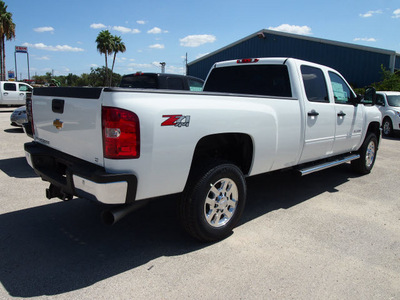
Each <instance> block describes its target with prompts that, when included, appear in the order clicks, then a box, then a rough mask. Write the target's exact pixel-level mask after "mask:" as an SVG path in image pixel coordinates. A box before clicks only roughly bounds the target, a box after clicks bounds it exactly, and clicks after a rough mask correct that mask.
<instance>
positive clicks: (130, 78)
mask: <svg viewBox="0 0 400 300" xmlns="http://www.w3.org/2000/svg"><path fill="white" fill-rule="evenodd" d="M120 87H125V88H138V89H156V88H158V78H157V75H153V74H140V73H139V74H132V75H125V76H123V77H122V80H121V83H120Z"/></svg>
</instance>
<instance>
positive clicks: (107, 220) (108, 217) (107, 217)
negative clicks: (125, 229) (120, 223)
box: [101, 210, 116, 226]
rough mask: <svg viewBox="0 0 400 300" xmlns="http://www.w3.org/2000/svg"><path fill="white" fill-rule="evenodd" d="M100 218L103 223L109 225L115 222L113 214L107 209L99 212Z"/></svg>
mask: <svg viewBox="0 0 400 300" xmlns="http://www.w3.org/2000/svg"><path fill="white" fill-rule="evenodd" d="M101 219H102V220H103V223H104V224H105V225H109V226H111V225H113V224H115V222H116V220H115V217H114V214H113V213H112V212H111V211H109V210H107V211H103V212H102V213H101Z"/></svg>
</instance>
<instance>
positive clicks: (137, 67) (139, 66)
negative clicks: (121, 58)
mask: <svg viewBox="0 0 400 300" xmlns="http://www.w3.org/2000/svg"><path fill="white" fill-rule="evenodd" d="M128 67H130V68H135V69H149V68H151V67H153V64H137V63H131V64H128ZM131 70H132V71H133V69H131Z"/></svg>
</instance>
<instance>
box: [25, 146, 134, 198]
mask: <svg viewBox="0 0 400 300" xmlns="http://www.w3.org/2000/svg"><path fill="white" fill-rule="evenodd" d="M24 148H25V155H26V160H27V162H28V164H29V165H30V166H31V167H32V168H33V169H34V170H35V173H36V174H38V175H39V176H40V177H41V178H42V179H43V180H44V181H48V182H50V183H51V184H52V185H53V186H55V187H56V188H57V190H58V191H59V192H61V193H62V194H65V195H67V196H77V197H82V198H86V199H90V200H96V201H99V202H101V203H105V204H126V203H132V202H134V201H135V198H136V189H137V178H136V176H135V175H133V174H113V173H107V172H106V171H105V169H104V168H103V167H100V166H97V165H95V164H92V163H89V162H87V161H84V160H81V159H78V158H76V157H73V156H71V155H68V154H65V153H62V152H60V151H57V150H54V149H52V148H49V147H47V146H44V145H41V144H38V143H36V142H30V143H26V144H25V146H24Z"/></svg>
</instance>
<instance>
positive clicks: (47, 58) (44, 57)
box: [35, 56, 50, 60]
mask: <svg viewBox="0 0 400 300" xmlns="http://www.w3.org/2000/svg"><path fill="white" fill-rule="evenodd" d="M35 59H36V60H50V57H48V56H41V57H35Z"/></svg>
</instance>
